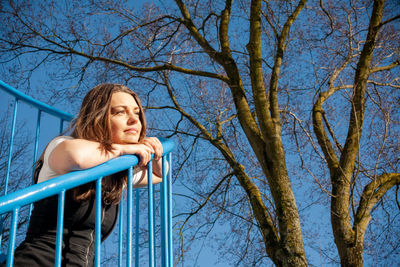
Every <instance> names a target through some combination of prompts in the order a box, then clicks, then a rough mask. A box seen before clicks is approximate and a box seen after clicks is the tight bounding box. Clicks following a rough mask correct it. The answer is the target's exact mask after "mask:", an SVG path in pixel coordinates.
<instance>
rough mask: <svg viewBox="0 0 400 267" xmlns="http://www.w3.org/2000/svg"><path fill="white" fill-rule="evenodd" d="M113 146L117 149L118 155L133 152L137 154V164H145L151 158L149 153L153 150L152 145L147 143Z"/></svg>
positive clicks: (152, 152)
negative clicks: (138, 159)
mask: <svg viewBox="0 0 400 267" xmlns="http://www.w3.org/2000/svg"><path fill="white" fill-rule="evenodd" d="M113 148H114V149H116V150H117V151H118V154H119V156H122V155H126V154H134V155H137V156H139V158H140V161H139V166H142V167H144V166H146V165H147V163H149V161H150V159H151V154H154V153H155V151H154V149H153V147H152V146H150V145H147V144H114V145H113Z"/></svg>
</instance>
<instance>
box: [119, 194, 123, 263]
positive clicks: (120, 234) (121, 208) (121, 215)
mask: <svg viewBox="0 0 400 267" xmlns="http://www.w3.org/2000/svg"><path fill="white" fill-rule="evenodd" d="M123 215H124V201H123V199H122V196H121V201H120V202H119V213H118V221H119V229H118V267H122V251H123V246H122V237H123V232H124V231H123V229H124V220H123V219H122V218H123Z"/></svg>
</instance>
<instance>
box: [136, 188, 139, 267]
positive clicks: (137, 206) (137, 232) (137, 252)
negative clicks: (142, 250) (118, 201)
mask: <svg viewBox="0 0 400 267" xmlns="http://www.w3.org/2000/svg"><path fill="white" fill-rule="evenodd" d="M135 191H136V200H135V205H136V213H135V216H136V217H135V218H136V222H135V267H139V224H140V189H139V188H136V190H135Z"/></svg>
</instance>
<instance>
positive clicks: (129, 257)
mask: <svg viewBox="0 0 400 267" xmlns="http://www.w3.org/2000/svg"><path fill="white" fill-rule="evenodd" d="M132 176H133V170H132V167H131V168H129V169H128V183H127V187H128V188H127V202H128V205H127V206H128V208H127V211H126V212H127V217H128V222H127V225H126V226H127V231H126V232H127V233H126V250H127V251H126V266H127V267H131V266H132V224H133V222H132V210H133V207H132V206H133V203H132V202H133V188H132V186H133V185H132Z"/></svg>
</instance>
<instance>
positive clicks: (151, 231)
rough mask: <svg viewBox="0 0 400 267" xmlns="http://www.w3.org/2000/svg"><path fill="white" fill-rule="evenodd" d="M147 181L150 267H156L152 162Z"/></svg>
mask: <svg viewBox="0 0 400 267" xmlns="http://www.w3.org/2000/svg"><path fill="white" fill-rule="evenodd" d="M147 175H148V176H147V181H148V198H149V206H148V217H149V218H148V227H149V266H150V267H154V247H155V246H154V221H153V214H154V198H153V163H152V161H151V160H150V161H149V163H148V164H147Z"/></svg>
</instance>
